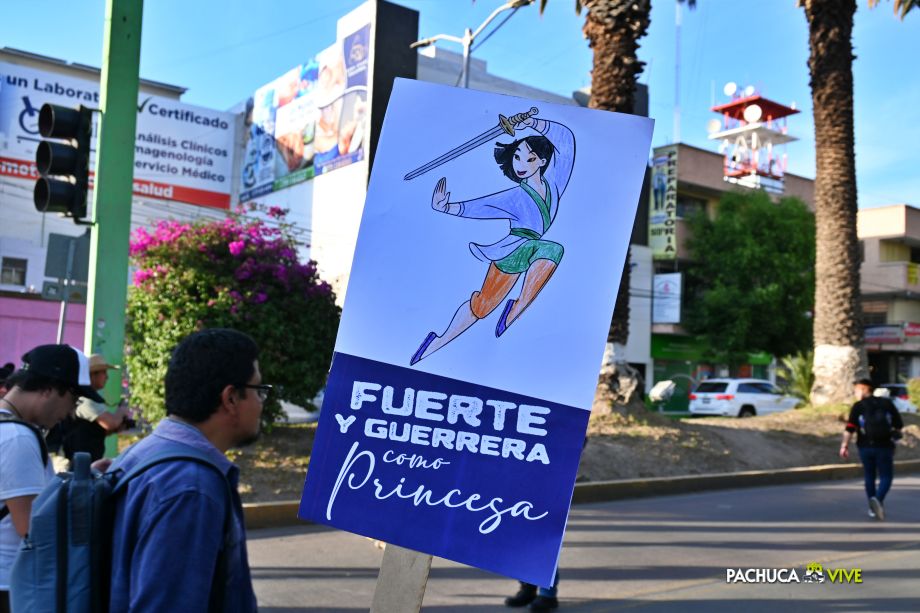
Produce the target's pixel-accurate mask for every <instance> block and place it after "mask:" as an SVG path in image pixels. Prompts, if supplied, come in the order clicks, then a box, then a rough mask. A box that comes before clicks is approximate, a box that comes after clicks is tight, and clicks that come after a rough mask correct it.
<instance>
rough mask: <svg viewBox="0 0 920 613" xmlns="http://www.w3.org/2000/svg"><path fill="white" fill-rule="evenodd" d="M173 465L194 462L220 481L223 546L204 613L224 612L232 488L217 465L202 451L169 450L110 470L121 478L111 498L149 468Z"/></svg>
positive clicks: (232, 502)
mask: <svg viewBox="0 0 920 613" xmlns="http://www.w3.org/2000/svg"><path fill="white" fill-rule="evenodd" d="M177 461H186V462H197V463H198V464H203V465H205V466H210V467H211V468H212V469H214V471H216V472H217V474H219V475H220V476H221V479H222V480H223V482H224V486H225V490H226V495H227V505H226V511H225V512H224V532H223V544H222V545H221V548H220V552H219V554H218V556H217V564H216V566H215V570H214V577H213V579H212V581H211V592H210V596H209V598H208V611H213V612H215V613H219V612H220V611H223V610H224V586H225V585H226V583H227V566H228V564H227V554H228V552H229V550H230V541H231V526H232V521H233V504H234V499H233V488H232V486H231V485H230V481H229V480H228V479H227V475H225V474H224V473H223V471H221V470H220V468H219V467H218V466H217V464H215V463H214V461H213V460H212V459H211V458H210V457H208V456H207V455H206V454H205V453H204V452H203V451H200V450H198V449H195V448H194V447H191V446H189V445H181V447H180V446H178V445H177V446H175V447H172V448H169V449H165V450H163V451H160V452H159V453H155V454H153V455H152V456H150V457H149V458H146V459H144V460H142V461H141V462H139V463H138V464H135V465H134V466H133V467H132V468H131V469H129V470H127V471H125V470H124V469H123V468H120V467H119V466H117V465H116V466H113V467H112V469H110V471H111V472H114V471H118V470H121V471H123V472H124V473H125V474H124V475H123V476H122V477H121V478H119V479H118V482H117V483H116V484H115V487H114V488H113V490H112V495H113V496H115V495H117V494H118V493H119V492H121V491H123V490H125V489H126V488H127V485H128V483H129V482H130V481H131V480H132V479H134V478H135V477H138V476H140V475H141V474H143V473H144V472H146V471H147V470H149V469H150V468H153V467H154V466H157V465H159V464H164V463H167V462H177Z"/></svg>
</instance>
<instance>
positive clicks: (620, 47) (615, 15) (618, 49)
mask: <svg viewBox="0 0 920 613" xmlns="http://www.w3.org/2000/svg"><path fill="white" fill-rule="evenodd" d="M678 1H679V2H686V3H687V5H688V6H690V7H693V6H695V5H696V0H678ZM546 3H547V0H540V12H541V13H542V12H543V10H544V9H545V8H546ZM582 8H584V9H585V12H586V13H587V14H586V16H585V25H584V28H583V30H582V31H583V32H584V34H585V38H587V39H588V46H589V47H590V48H591V49H592V50H593V52H594V59H593V66H592V69H591V100H590V102H589V103H588V106H589V107H590V108H593V109H600V110H603V111H615V112H618V113H632V112H633V110H634V107H635V92H636V81H637V80H638V79H639V75H640V74H642V69H643V66H645V62H642V61H640V60H639V58H638V56H637V51H638V49H639V40H640V39H641V38H642V37H643V36H645V33H646V31H647V30H648V26H649V23H650V22H651V11H652V1H651V0H575V10H576V12H578V13H579V14H581V10H582ZM630 268H631V266H630V258H629V252H628V251H627V253H626V261H625V262H624V264H623V273H622V275H621V276H620V289H619V292H618V293H617V301H616V306H615V307H614V310H613V319H612V321H611V322H610V333H609V335H608V339H607V340H608V342H611V343H613V344H614V346H616V345H620V346H625V345H626V342H627V340H628V339H629V286H630V277H631V275H630ZM606 379H607V380H606V381H604V383H606V385H607V387H608V388H610V390H611V391H613V392H614V396H615V399H616V400H617V402H621V403H623V404H625V403H627V402H628V401H629V400H631V397H632V396H633V392H634V391H636V389H637V382H638V374H637V373H636V372H635V371H634V370H633V369H632V368H630V367H629V366H628V365H627V364H626V363H625V362H623V363H620V364H616V365H615V371H614V372H613V373H611V374H609V375H608V376H607V377H606Z"/></svg>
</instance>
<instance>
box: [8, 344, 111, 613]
mask: <svg viewBox="0 0 920 613" xmlns="http://www.w3.org/2000/svg"><path fill="white" fill-rule="evenodd" d="M22 360H23V365H22V368H20V369H19V370H17V371H16V372H14V373H13V374H12V375H10V376H9V377H8V378H7V380H6V385H7V388H8V391H7V393H6V395H5V396H4V397H3V398H2V399H0V613H8V611H9V589H10V584H9V573H10V568H11V567H12V565H13V559H14V558H15V556H16V551H17V550H18V549H19V543H20V540H21V539H22V537H24V536H25V534H26V532H27V531H28V529H29V516H30V515H31V512H32V501H33V500H34V499H35V497H36V496H37V495H38V494H39V493H40V492H41V491H42V489H43V488H44V487H45V484H46V483H48V481H50V480H51V479H52V478H53V477H54V469H53V467H52V464H51V462H50V461H49V460H48V451H47V449H46V448H45V444H44V438H43V435H44V431H45V430H48V429H50V428H52V427H54V425H55V424H57V423H58V422H59V421H61V420H62V419H64V418H65V417H67V416H68V415H69V414H70V413H72V412H73V410H74V407H75V406H76V403H77V399H78V398H80V397H86V398H90V399H92V400H95V401H97V402H102V397H101V396H100V395H99V394H98V393H96V390H94V389H93V388H92V387H91V385H90V378H89V359H88V358H87V357H86V356H85V355H84V354H83V352H81V351H79V350H78V349H74V348H73V347H71V346H69V345H41V346H39V347H36V348H35V349H32V350H31V351H29V352H28V353H26V354H25V355H24V356H22ZM6 422H8V423H6Z"/></svg>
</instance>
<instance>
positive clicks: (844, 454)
mask: <svg viewBox="0 0 920 613" xmlns="http://www.w3.org/2000/svg"><path fill="white" fill-rule="evenodd" d="M874 388H875V384H873V383H872V380H871V379H859V380H857V381H855V382H854V383H853V391H854V393H855V395H856V399H857V400H856V403H855V404H854V405H853V408H851V409H850V417H849V418H848V419H847V425H846V430H845V431H844V433H843V441H842V442H841V443H840V457H841V458H843V459H847V458H849V457H850V439H851V438H852V436H853V433H856V447H857V449H858V450H859V459H860V461H861V462H862V465H863V472H864V476H865V484H866V496H867V497H868V498H869V517H871V518H872V519H876V520H879V521H882V520H884V519H885V507H884V506H883V503H884V502H885V496H886V495H887V494H888V490H890V489H891V483H892V481H893V480H894V447H895V443H894V442H895V441H896V440H898V439H899V438H901V429H902V428H903V427H904V422H903V421H902V420H901V414H900V413H898V409H897V408H895V406H894V403H893V402H891V401H890V400H889V399H887V398H882V397H879V396H873V395H872V390H873V389H874ZM876 476H877V477H878V487H876V482H875V480H876Z"/></svg>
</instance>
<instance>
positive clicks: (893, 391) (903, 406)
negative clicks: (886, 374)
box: [875, 383, 917, 413]
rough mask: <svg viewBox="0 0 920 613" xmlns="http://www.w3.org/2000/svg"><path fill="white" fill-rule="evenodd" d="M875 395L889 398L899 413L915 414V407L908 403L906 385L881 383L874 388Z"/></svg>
mask: <svg viewBox="0 0 920 613" xmlns="http://www.w3.org/2000/svg"><path fill="white" fill-rule="evenodd" d="M875 395H876V396H882V397H885V398H890V399H891V401H892V402H894V406H895V408H896V409H897V410H898V412H900V413H916V412H917V405H915V404H914V403H913V402H911V401H910V396H909V395H908V393H907V385H905V384H904V383H882V384H881V385H879V386H878V387H877V388H875Z"/></svg>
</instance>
